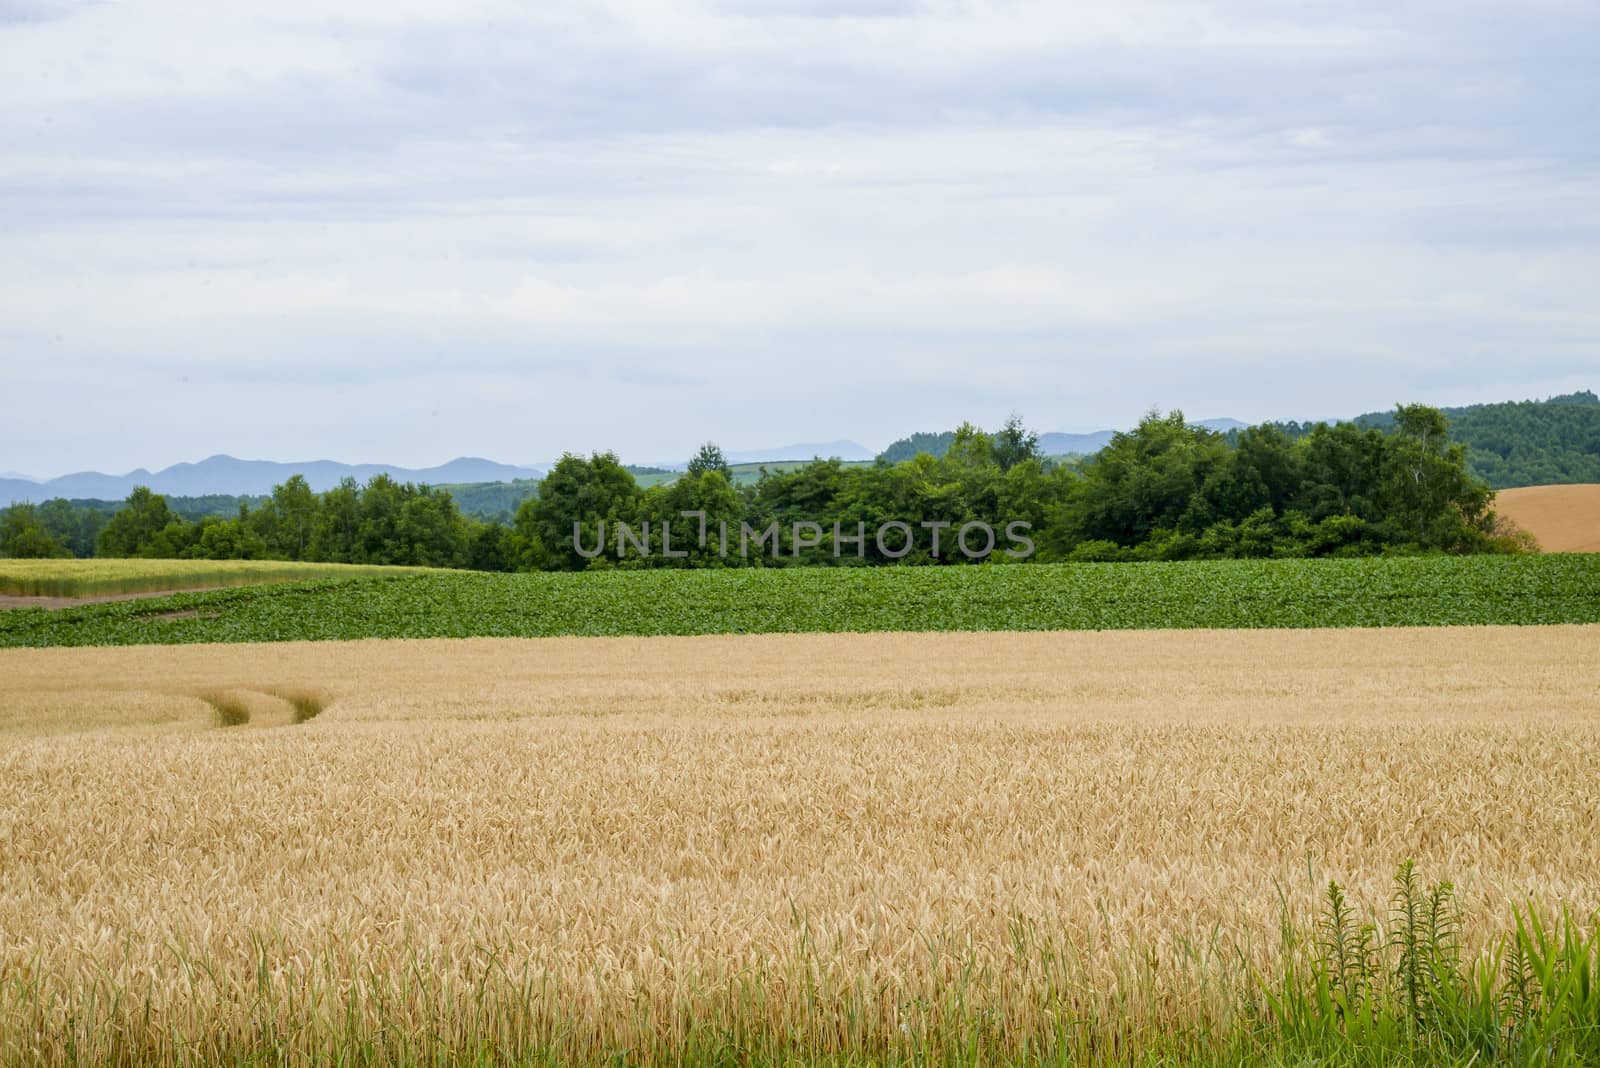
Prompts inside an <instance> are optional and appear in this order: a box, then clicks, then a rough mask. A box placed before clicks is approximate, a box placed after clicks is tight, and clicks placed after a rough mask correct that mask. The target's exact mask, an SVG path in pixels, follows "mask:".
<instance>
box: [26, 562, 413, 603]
mask: <svg viewBox="0 0 1600 1068" xmlns="http://www.w3.org/2000/svg"><path fill="white" fill-rule="evenodd" d="M422 570H424V569H422V568H394V567H376V566H368V565H362V564H317V563H303V562H298V561H291V560H144V559H95V560H54V559H45V560H0V594H9V595H13V596H19V597H98V596H103V595H106V594H123V593H159V592H163V591H166V590H186V589H187V590H193V589H199V588H202V587H211V586H251V585H257V584H260V583H263V582H293V581H305V580H308V579H315V578H358V577H374V576H379V575H385V574H396V573H403V574H415V573H420V572H421V571H422Z"/></svg>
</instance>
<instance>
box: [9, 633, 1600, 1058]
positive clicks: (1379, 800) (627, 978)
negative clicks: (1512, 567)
mask: <svg viewBox="0 0 1600 1068" xmlns="http://www.w3.org/2000/svg"><path fill="white" fill-rule="evenodd" d="M1596 649H1600V628H1597V627H1551V628H1533V627H1529V628H1462V629H1449V628H1427V629H1418V630H1390V631H1361V630H1348V631H1335V632H1327V631H1321V632H1319V631H1255V632H1117V633H1053V634H1051V633H1041V634H982V635H978V634H925V635H845V636H809V635H807V636H761V637H710V638H653V639H545V640H534V641H502V640H473V641H441V642H357V643H316V644H313V643H302V644H287V645H235V646H188V647H142V648H114V649H46V650H15V651H4V652H0V860H3V862H0V1063H7V1064H11V1063H18V1062H22V1061H25V1060H28V1059H29V1058H33V1059H36V1060H44V1061H52V1060H54V1061H61V1062H65V1061H68V1060H70V1059H71V1056H72V1054H71V1050H72V1049H76V1051H77V1055H81V1056H85V1057H87V1058H90V1059H93V1058H94V1057H98V1058H100V1059H103V1060H110V1061H115V1060H118V1059H121V1060H123V1061H125V1062H127V1063H134V1062H136V1061H137V1062H146V1061H167V1062H171V1063H179V1062H188V1063H206V1062H207V1059H208V1056H209V1054H210V1053H215V1052H216V1051H218V1050H221V1049H223V1048H233V1047H234V1046H237V1045H238V1044H239V1043H241V1042H257V1041H266V1042H270V1043H272V1044H275V1047H276V1048H279V1049H281V1050H286V1051H289V1053H285V1054H284V1057H285V1061H286V1062H287V1063H312V1062H314V1061H315V1060H317V1059H318V1058H317V1053H316V1051H317V1050H318V1049H319V1048H324V1047H322V1046H319V1043H321V1042H325V1041H326V1040H327V1039H328V1036H329V1035H331V1034H333V1033H335V1032H337V1031H338V1030H339V1029H340V1028H344V1029H347V1030H348V1029H349V1028H351V1027H353V1026H356V1025H357V1024H358V1023H361V1022H362V1021H365V1024H363V1026H365V1025H366V1024H370V1026H371V1027H372V1028H373V1029H374V1033H375V1034H388V1035H389V1036H390V1038H395V1037H396V1036H399V1037H400V1038H404V1037H405V1036H407V1035H412V1034H420V1033H423V1032H427V1033H428V1034H429V1035H431V1036H433V1038H435V1039H439V1038H440V1036H441V1034H443V1040H445V1041H448V1040H449V1038H450V1036H449V1034H447V1033H446V1032H449V1031H450V1030H451V1029H452V1028H457V1029H460V1031H461V1037H462V1040H463V1041H464V1040H465V1038H466V1036H467V1035H468V1033H469V1032H470V1033H472V1034H482V1033H490V1034H498V1035H501V1036H503V1037H505V1038H506V1040H507V1041H515V1040H518V1039H526V1038H528V1036H529V1035H530V1034H532V1035H535V1036H536V1037H539V1038H540V1039H541V1040H548V1041H550V1042H551V1043H553V1044H554V1045H556V1046H559V1047H561V1048H563V1049H566V1050H567V1051H568V1052H570V1053H572V1054H573V1056H574V1057H576V1058H578V1059H580V1060H581V1059H582V1058H583V1057H594V1058H598V1057H599V1056H600V1055H601V1054H602V1053H604V1052H606V1051H608V1050H614V1049H636V1048H640V1047H642V1046H644V1045H648V1044H650V1043H651V1042H660V1041H663V1040H667V1041H670V1040H671V1039H672V1038H673V1037H674V1036H677V1037H680V1038H681V1037H682V1033H683V1032H684V1031H685V1029H689V1028H693V1027H698V1026H704V1025H705V1024H706V1023H707V1022H708V1021H709V1022H712V1023H721V1024H723V1025H726V1027H728V1028H730V1029H732V1030H733V1031H735V1032H736V1031H737V1030H738V1029H739V1028H747V1027H752V1026H754V1027H760V1028H769V1029H771V1030H773V1031H774V1032H783V1033H785V1034H789V1035H800V1036H801V1037H803V1038H805V1039H806V1040H807V1041H809V1042H811V1043H812V1044H813V1045H814V1046H815V1048H818V1049H827V1048H846V1047H848V1046H849V1044H850V1042H851V1041H853V1040H855V1039H858V1038H860V1037H861V1036H862V1035H874V1034H894V1033H902V1034H903V1033H908V1031H909V1030H910V1029H915V1028H920V1027H927V1026H930V1023H937V1021H938V1019H939V1018H940V1016H941V1014H957V1013H960V1014H965V1015H964V1016H963V1017H962V1018H964V1019H968V1020H970V1019H973V1018H977V1019H988V1020H990V1021H991V1022H992V1024H993V1026H994V1027H995V1029H996V1033H997V1034H1000V1035H1002V1036H1004V1035H1009V1034H1013V1033H1016V1034H1021V1033H1026V1032H1028V1031H1029V1030H1030V1029H1033V1030H1035V1031H1036V1030H1037V1029H1039V1028H1040V1027H1041V1026H1042V1027H1046V1028H1048V1027H1049V1026H1051V1025H1052V1024H1051V1021H1049V1020H1044V1019H1042V1018H1041V1014H1045V1013H1049V1012H1059V1011H1060V1009H1059V1006H1060V1005H1061V1004H1062V997H1063V995H1062V991H1063V990H1068V991H1070V1000H1071V1003H1072V1004H1073V1005H1075V1006H1076V1010H1075V1011H1077V1012H1078V1013H1079V1014H1080V1016H1081V1018H1084V1019H1089V1018H1093V1017H1095V1015H1096V1014H1102V1015H1103V1014H1108V1013H1113V1012H1115V1013H1119V1014H1121V1015H1120V1016H1119V1019H1121V1020H1125V1021H1127V1023H1126V1026H1128V1027H1130V1028H1138V1027H1152V1028H1155V1027H1161V1026H1164V1025H1165V1024H1166V1023H1170V1022H1171V1020H1172V1019H1173V1018H1174V1017H1178V1016H1181V1017H1185V1018H1192V1019H1203V1018H1205V1017H1206V1016H1207V1014H1208V1013H1210V1012H1212V1011H1213V1007H1214V1006H1223V1005H1224V1004H1225V1003H1226V1002H1227V1001H1228V999H1229V998H1230V997H1231V996H1232V995H1233V993H1234V992H1231V991H1230V990H1228V989H1226V987H1227V985H1228V984H1229V983H1230V982H1243V981H1244V978H1243V977H1244V976H1246V975H1247V974H1248V973H1247V971H1246V970H1245V969H1243V968H1241V967H1236V966H1235V965H1239V964H1241V963H1243V964H1248V965H1250V966H1252V967H1254V966H1257V965H1259V966H1261V967H1266V966H1268V965H1269V964H1270V962H1271V960H1272V959H1273V956H1274V954H1276V953H1278V952H1279V946H1278V941H1277V936H1278V931H1279V924H1280V919H1281V918H1282V916H1283V915H1284V913H1285V912H1287V914H1289V915H1290V916H1292V917H1295V918H1296V919H1300V918H1304V917H1306V916H1307V915H1309V914H1310V913H1311V912H1312V911H1313V910H1314V909H1315V908H1316V905H1317V899H1318V895H1319V893H1320V891H1321V890H1322V888H1323V887H1324V886H1325V884H1326V880H1327V879H1329V878H1330V877H1334V878H1338V879H1339V880H1341V881H1342V882H1347V883H1348V884H1349V885H1350V887H1351V890H1352V896H1353V897H1354V898H1355V899H1356V900H1357V901H1358V902H1360V903H1362V905H1363V907H1370V908H1372V909H1379V908H1381V905H1382V901H1383V899H1384V896H1385V894H1386V892H1387V883H1388V879H1389V876H1390V875H1391V873H1392V872H1393V870H1394V867H1395V865H1396V864H1397V863H1398V862H1400V861H1401V860H1403V859H1405V858H1407V857H1414V858H1415V859H1416V861H1417V864H1418V867H1419V870H1420V871H1421V872H1422V873H1423V874H1424V875H1425V876H1427V877H1429V878H1450V879H1453V880H1455V881H1456V883H1457V886H1458V890H1459V894H1460V899H1461V902H1462V906H1463V908H1464V910H1465V913H1466V916H1467V917H1468V918H1469V919H1471V918H1474V917H1477V918H1486V919H1488V920H1490V921H1492V924H1491V925H1492V926H1494V927H1495V928H1497V929H1498V928H1499V927H1501V926H1503V923H1502V921H1503V920H1504V919H1505V918H1506V917H1507V916H1508V914H1509V908H1510V906H1511V905H1513V904H1515V903H1516V902H1518V901H1522V900H1526V899H1528V898H1532V899H1534V900H1537V901H1541V902H1549V903H1554V902H1562V901H1564V902H1566V903H1568V904H1570V905H1571V906H1572V907H1574V908H1575V909H1578V910H1592V909H1594V908H1595V907H1597V906H1600V865H1597V864H1596V858H1597V857H1600V815H1597V813H1600V774H1597V769H1600V700H1597V698H1596V694H1597V693H1600V657H1597V656H1596V655H1595V651H1596ZM224 719H226V720H227V721H228V722H231V723H235V724H237V725H234V726H227V727H223V726H219V723H220V722H222V721H223V720H224ZM1218 962H1225V963H1226V964H1227V966H1226V967H1217V966H1216V965H1217V964H1218ZM1230 975H1236V976H1239V977H1241V978H1239V979H1236V980H1230V979H1228V978H1227V977H1228V976H1230ZM1051 1006H1054V1008H1052V1007H1051ZM1216 1011H1217V1012H1218V1013H1221V1012H1223V1011H1224V1010H1223V1009H1222V1008H1220V1007H1218V1008H1216ZM973 1013H977V1014H978V1015H977V1016H976V1017H973V1015H972V1014H973ZM984 1014H987V1015H984ZM474 1029H475V1030H474ZM396 1040H398V1039H396ZM74 1042H76V1043H77V1044H78V1045H77V1046H75V1047H73V1046H70V1044H71V1043H74ZM230 1043H231V1044H232V1045H230ZM84 1051H88V1052H87V1053H85V1052H84ZM296 1051H298V1052H296ZM297 1058H298V1059H297Z"/></svg>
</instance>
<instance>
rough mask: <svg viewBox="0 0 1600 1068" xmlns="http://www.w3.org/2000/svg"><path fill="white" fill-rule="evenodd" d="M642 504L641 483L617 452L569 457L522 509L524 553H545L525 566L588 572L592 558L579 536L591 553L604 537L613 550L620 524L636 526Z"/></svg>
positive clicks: (519, 519)
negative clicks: (581, 549) (587, 568)
mask: <svg viewBox="0 0 1600 1068" xmlns="http://www.w3.org/2000/svg"><path fill="white" fill-rule="evenodd" d="M638 506H639V485H638V483H636V482H635V481H634V480H633V476H632V475H631V474H629V473H628V471H627V470H626V469H625V468H624V467H623V466H622V464H621V463H620V462H619V461H618V460H617V456H616V454H615V453H611V452H605V453H595V454H594V455H592V456H590V457H589V459H587V460H585V459H583V458H582V457H579V456H574V455H572V454H571V453H567V454H566V455H564V456H562V457H561V459H560V460H558V461H557V462H556V465H555V466H554V467H553V468H551V469H550V472H549V474H547V475H545V477H544V481H542V482H540V483H539V495H538V496H537V497H533V498H531V499H529V500H527V501H524V502H523V504H522V507H520V508H518V509H517V516H516V520H515V522H514V524H513V526H514V528H515V530H516V532H517V535H518V539H519V542H520V545H521V548H522V552H523V554H529V553H532V552H533V551H535V550H537V551H538V553H539V554H540V561H539V563H537V564H536V565H534V564H533V563H532V561H531V560H529V559H528V557H527V555H524V561H525V563H524V566H538V567H544V568H548V569H551V570H557V571H581V570H583V569H584V568H586V567H588V566H589V560H590V558H589V557H586V556H584V555H583V553H580V552H579V551H578V549H577V547H576V545H575V544H574V541H575V538H576V539H577V541H578V542H581V544H582V546H583V548H584V549H585V550H586V551H590V550H593V549H594V548H595V547H596V546H597V545H598V544H599V543H600V541H601V539H602V538H605V539H608V540H610V542H611V544H612V546H613V547H614V546H615V535H614V533H613V532H614V531H615V529H616V524H617V523H618V522H624V523H632V522H635V520H636V516H637V511H638ZM602 528H603V529H602ZM594 559H597V560H600V559H604V554H601V555H600V556H597V557H595V558H594Z"/></svg>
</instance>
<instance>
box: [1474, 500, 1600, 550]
mask: <svg viewBox="0 0 1600 1068" xmlns="http://www.w3.org/2000/svg"><path fill="white" fill-rule="evenodd" d="M1495 510H1496V511H1498V512H1499V513H1500V514H1501V515H1503V516H1505V517H1506V518H1507V519H1510V520H1511V521H1512V522H1513V523H1515V524H1516V525H1517V526H1519V527H1521V528H1522V529H1523V530H1526V531H1527V532H1528V533H1530V534H1532V535H1533V536H1534V537H1535V538H1537V539H1538V540H1539V547H1540V548H1542V549H1543V550H1544V551H1545V552H1547V553H1600V485H1589V484H1586V485H1575V486H1528V487H1526V488H1524V489H1509V490H1501V491H1500V492H1499V493H1498V494H1497V495H1496V496H1495Z"/></svg>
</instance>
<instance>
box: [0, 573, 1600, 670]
mask: <svg viewBox="0 0 1600 1068" xmlns="http://www.w3.org/2000/svg"><path fill="white" fill-rule="evenodd" d="M1595 622H1600V555H1561V556H1476V557H1443V556H1435V557H1409V558H1374V559H1363V560H1270V561H1207V562H1189V563H1172V564H1049V565H1045V564H1039V565H1017V566H978V567H969V566H962V567H938V568H916V567H888V568H768V569H738V570H725V571H666V570H661V571H609V572H589V573H580V574H519V575H492V574H481V573H474V572H430V573H423V574H415V575H402V576H398V577H383V578H357V579H351V580H343V581H334V580H318V581H313V582H305V583H290V584H281V585H274V586H255V587H243V588H239V589H230V590H217V591H211V592H204V593H187V594H175V595H172V596H168V597H160V598H153V599H149V600H142V601H138V602H119V603H113V604H99V605H87V606H83V607H73V608H67V609H61V610H46V609H19V610H13V611H9V612H5V613H0V647H14V646H41V645H129V644H142V643H188V642H248V641H293V640H306V639H309V640H327V639H353V638H464V637H479V636H503V637H547V636H557V635H651V634H716V633H731V634H740V633H786V632H787V633H793V632H843V631H933V630H984V631H987V630H1120V629H1149V628H1165V627H1172V628H1196V627H1204V628H1213V627H1250V628H1257V627H1297V628H1298V627H1369V626H1442V625H1475V624H1479V625H1481V624H1536V623H1595Z"/></svg>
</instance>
